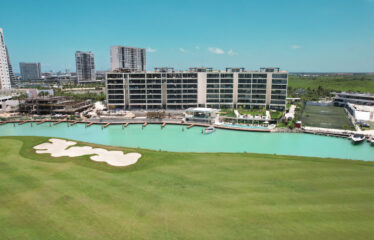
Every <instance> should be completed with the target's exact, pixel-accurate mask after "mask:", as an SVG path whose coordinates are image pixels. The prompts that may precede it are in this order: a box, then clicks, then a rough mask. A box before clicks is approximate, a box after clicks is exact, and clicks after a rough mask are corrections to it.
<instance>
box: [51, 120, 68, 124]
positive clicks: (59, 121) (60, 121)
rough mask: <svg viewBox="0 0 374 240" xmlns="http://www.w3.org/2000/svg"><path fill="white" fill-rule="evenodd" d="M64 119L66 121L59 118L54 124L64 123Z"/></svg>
mask: <svg viewBox="0 0 374 240" xmlns="http://www.w3.org/2000/svg"><path fill="white" fill-rule="evenodd" d="M64 121H65V120H58V121H57V122H55V123H53V125H57V124H59V123H62V122H64Z"/></svg>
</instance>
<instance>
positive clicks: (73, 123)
mask: <svg viewBox="0 0 374 240" xmlns="http://www.w3.org/2000/svg"><path fill="white" fill-rule="evenodd" d="M77 123H78V121H74V122H72V123H71V124H70V126H73V125H75V124H77Z"/></svg>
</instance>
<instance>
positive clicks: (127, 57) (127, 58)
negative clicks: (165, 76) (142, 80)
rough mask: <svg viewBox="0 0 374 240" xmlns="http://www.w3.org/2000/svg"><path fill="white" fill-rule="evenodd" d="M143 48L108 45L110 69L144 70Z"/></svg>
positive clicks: (144, 56)
mask: <svg viewBox="0 0 374 240" xmlns="http://www.w3.org/2000/svg"><path fill="white" fill-rule="evenodd" d="M145 52H146V51H145V48H135V47H126V46H112V47H110V65H111V69H112V71H114V70H127V71H145V70H146V69H145V62H146V61H145V58H146V55H145Z"/></svg>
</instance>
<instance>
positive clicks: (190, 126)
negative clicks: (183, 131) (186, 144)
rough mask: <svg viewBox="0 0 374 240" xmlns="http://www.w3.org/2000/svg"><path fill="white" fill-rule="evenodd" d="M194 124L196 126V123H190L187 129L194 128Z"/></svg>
mask: <svg viewBox="0 0 374 240" xmlns="http://www.w3.org/2000/svg"><path fill="white" fill-rule="evenodd" d="M193 126H195V124H191V125H189V126H188V127H187V129H190V128H192V127H193Z"/></svg>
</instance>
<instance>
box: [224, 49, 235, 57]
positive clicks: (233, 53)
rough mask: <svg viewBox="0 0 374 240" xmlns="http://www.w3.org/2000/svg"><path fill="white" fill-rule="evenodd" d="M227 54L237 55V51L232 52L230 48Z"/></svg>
mask: <svg viewBox="0 0 374 240" xmlns="http://www.w3.org/2000/svg"><path fill="white" fill-rule="evenodd" d="M227 54H228V55H230V56H236V55H238V53H237V52H234V51H233V50H232V49H230V50H229V51H228V52H227Z"/></svg>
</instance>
